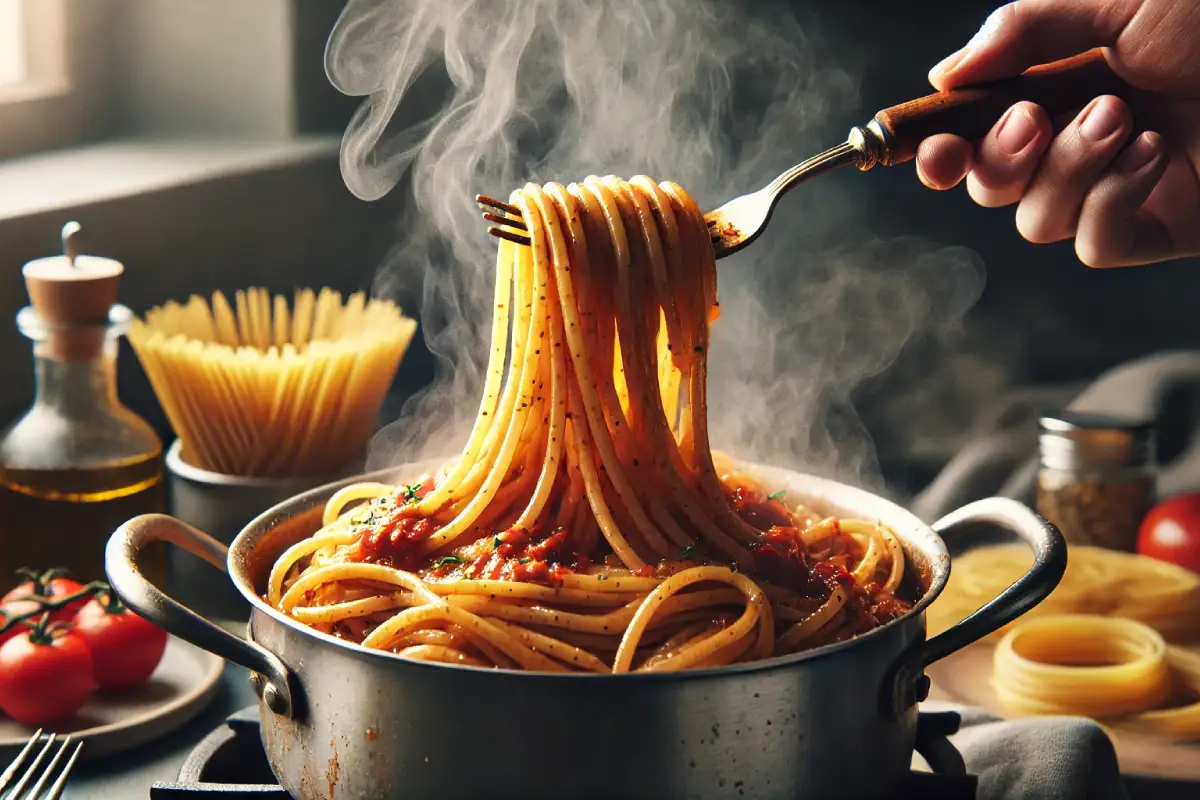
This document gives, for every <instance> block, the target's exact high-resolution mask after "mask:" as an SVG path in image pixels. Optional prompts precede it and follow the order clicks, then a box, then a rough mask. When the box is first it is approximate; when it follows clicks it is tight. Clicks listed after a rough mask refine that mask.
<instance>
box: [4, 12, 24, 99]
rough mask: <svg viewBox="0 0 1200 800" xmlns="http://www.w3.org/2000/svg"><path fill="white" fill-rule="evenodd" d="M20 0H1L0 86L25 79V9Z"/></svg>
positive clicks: (8, 85) (9, 85) (10, 84)
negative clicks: (23, 34) (23, 12)
mask: <svg viewBox="0 0 1200 800" xmlns="http://www.w3.org/2000/svg"><path fill="white" fill-rule="evenodd" d="M22 6H23V4H22V3H21V2H20V0H0V87H2V88H5V89H7V88H9V87H12V86H13V85H15V84H18V83H21V82H22V81H24V79H25V76H26V74H27V73H28V68H27V67H26V66H25V59H26V53H25V37H24V36H22V35H21V34H22V33H23V32H24V31H23V30H22V27H23V26H24V24H25V19H24V15H23V14H22V13H21V12H22V11H24V10H25V9H24V8H23V7H22Z"/></svg>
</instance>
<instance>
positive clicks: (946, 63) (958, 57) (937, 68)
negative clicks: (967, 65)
mask: <svg viewBox="0 0 1200 800" xmlns="http://www.w3.org/2000/svg"><path fill="white" fill-rule="evenodd" d="M966 57H967V48H966V47H964V48H963V49H961V50H959V51H958V52H957V53H951V54H950V55H948V56H946V57H945V58H943V59H942V60H941V61H939V62H938V63H937V64H935V65H934V67H933V69H931V70H929V74H930V75H941V74H944V73H947V72H950V71H951V70H953V69H954V68H955V67H957V66H958V65H959V63H960V62H961V61H962V60H963V59H964V58H966Z"/></svg>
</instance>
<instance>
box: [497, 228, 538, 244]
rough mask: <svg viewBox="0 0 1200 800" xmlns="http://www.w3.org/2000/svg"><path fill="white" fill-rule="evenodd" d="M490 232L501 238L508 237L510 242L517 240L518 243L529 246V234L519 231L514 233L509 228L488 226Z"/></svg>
mask: <svg viewBox="0 0 1200 800" xmlns="http://www.w3.org/2000/svg"><path fill="white" fill-rule="evenodd" d="M488 233H490V234H491V235H492V236H495V237H497V238H500V239H508V240H509V241H510V242H516V243H517V244H522V245H525V246H526V247H528V246H529V237H528V236H522V235H521V234H519V233H513V232H512V231H510V230H508V229H507V228H497V227H495V226H492V227H490V228H488Z"/></svg>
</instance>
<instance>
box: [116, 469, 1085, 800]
mask: <svg viewBox="0 0 1200 800" xmlns="http://www.w3.org/2000/svg"><path fill="white" fill-rule="evenodd" d="M427 467H428V465H427V464H426V465H414V466H412V467H408V468H400V469H397V470H388V471H385V472H381V473H376V474H373V475H370V476H367V477H366V478H364V479H366V480H382V481H385V482H396V483H398V482H401V481H402V480H404V479H406V478H407V479H412V477H414V476H415V475H416V474H418V473H420V472H421V471H423V470H424V469H425V468H427ZM748 470H750V471H751V472H753V473H754V474H756V475H758V476H759V477H760V478H761V479H762V480H763V481H764V482H765V483H766V484H768V485H771V486H780V487H784V488H787V489H788V491H789V493H791V494H792V496H796V497H803V498H811V499H813V500H815V501H818V502H820V503H822V504H823V505H824V506H825V507H828V508H829V509H830V510H831V511H833V512H835V513H843V514H846V515H853V516H857V517H861V518H866V519H878V520H880V521H882V522H883V523H885V524H887V525H889V526H891V528H892V529H893V530H895V531H896V533H897V535H898V536H899V537H900V538H901V540H902V541H903V543H904V548H905V551H906V553H907V556H908V560H909V568H910V569H916V570H918V574H919V575H921V576H922V581H923V584H924V585H925V587H926V591H925V594H924V596H923V598H922V599H921V601H920V602H919V603H918V604H917V606H916V607H915V608H914V609H913V611H912V612H911V613H910V614H908V615H907V616H905V617H903V618H901V619H898V620H895V621H894V622H891V623H889V624H887V625H884V626H882V627H880V628H877V629H876V630H873V631H871V632H869V633H866V634H864V635H862V636H859V637H857V638H855V639H851V640H849V641H845V642H839V643H836V644H832V645H828V646H825V647H821V648H817V649H815V650H811V651H808V652H804V653H799V654H795V655H791V656H785V657H779V658H772V659H768V660H764V661H758V662H753V663H747V664H737V665H733V666H728V667H722V668H716V669H705V670H696V671H690V672H687V671H685V672H678V673H665V674H641V673H633V674H625V675H592V674H588V675H584V674H539V673H528V672H517V671H505V670H490V669H478V668H473V667H459V666H450V665H445V664H432V663H427V662H420V661H410V660H406V659H402V658H400V657H399V656H396V655H394V654H391V653H385V652H378V651H368V650H365V649H363V648H361V647H358V646H357V645H352V644H349V643H347V642H344V641H341V640H339V639H336V638H334V637H332V636H327V635H324V634H321V633H318V632H316V631H314V630H312V629H310V628H307V627H305V626H304V625H301V624H300V623H298V622H296V621H294V620H291V619H289V618H287V617H286V616H284V615H283V614H281V613H279V612H278V611H276V610H275V609H273V608H271V607H270V606H268V605H267V604H266V603H265V602H264V601H263V600H262V599H261V597H260V592H261V590H262V588H263V586H264V584H265V579H266V575H267V573H268V572H269V571H270V567H271V564H272V563H273V561H274V559H275V557H276V556H277V555H278V554H279V553H280V552H282V550H283V549H284V548H286V547H287V546H288V545H290V544H292V543H293V542H296V541H298V540H299V539H301V538H303V537H305V536H308V535H310V534H311V533H312V532H313V531H314V530H316V528H317V527H318V525H319V522H320V515H321V510H322V508H323V506H324V504H325V501H326V500H327V499H328V498H329V497H330V496H331V495H332V494H333V493H334V492H335V491H336V490H337V489H338V488H340V487H341V486H344V485H346V484H347V483H348V481H342V482H340V483H337V484H332V485H330V486H326V487H323V488H320V489H316V490H313V491H310V492H307V493H305V494H302V495H300V496H298V497H296V498H294V499H292V500H289V501H286V502H284V503H282V504H280V505H278V506H276V507H274V508H272V509H271V510H270V511H267V512H266V513H264V514H262V515H261V516H259V517H258V518H257V519H255V520H254V521H253V522H251V523H250V524H249V525H248V526H247V527H246V529H245V530H243V531H242V532H241V533H240V534H239V535H238V537H237V538H236V539H235V540H234V542H233V544H232V546H231V547H230V548H229V550H228V551H226V549H225V547H224V546H223V545H221V544H220V543H219V542H217V541H215V540H213V539H211V538H210V537H208V536H207V535H205V534H203V533H200V532H199V531H197V530H195V529H193V528H191V527H189V526H187V525H185V524H183V523H181V522H179V521H177V520H174V519H172V518H170V517H166V516H160V515H151V516H144V517H138V518H136V519H134V520H132V521H130V522H129V523H127V524H126V525H125V526H123V527H122V528H121V529H120V530H118V531H117V532H116V533H115V534H113V536H112V538H111V539H110V541H109V543H108V550H107V569H108V576H109V581H110V582H111V583H112V586H113V588H114V589H115V590H116V592H117V594H118V595H119V596H120V597H121V598H122V600H124V601H125V602H126V603H127V604H128V605H129V606H131V607H132V608H134V609H135V610H136V611H137V612H138V613H140V614H142V615H143V616H145V617H147V618H149V619H150V620H152V621H154V622H155V623H156V624H158V625H160V626H162V627H163V628H166V629H167V630H168V631H170V632H171V633H173V634H175V635H176V636H180V637H182V638H184V639H187V640H188V641H190V642H192V643H194V644H196V645H198V646H200V647H203V648H205V649H207V650H210V651H212V652H214V653H216V654H218V655H221V656H223V657H225V658H227V659H229V660H230V661H233V662H236V663H238V664H241V665H243V666H245V667H248V668H249V669H250V670H252V671H253V673H254V676H253V678H252V682H253V683H254V686H255V688H256V690H257V692H258V694H259V696H260V698H261V703H260V710H261V712H262V737H263V743H264V745H265V747H266V752H267V757H268V759H269V760H270V763H271V767H272V768H273V769H274V771H275V774H276V776H277V777H278V778H279V782H280V783H281V784H282V785H283V787H284V788H285V789H287V790H288V791H290V792H291V793H292V794H293V795H294V796H295V797H297V798H302V799H303V800H309V799H310V798H311V799H314V800H315V798H336V800H350V798H385V797H386V798H421V800H428V799H429V798H510V797H512V798H518V797H519V798H556V799H558V798H591V797H606V798H608V797H619V798H643V797H644V798H655V800H663V798H676V797H679V798H683V797H688V798H694V797H695V798H698V797H703V798H710V797H714V798H715V797H729V798H740V797H755V798H776V797H778V798H788V800H794V798H798V797H804V798H807V799H809V800H815V799H816V798H835V797H836V798H845V797H855V798H872V797H881V798H882V797H887V796H889V793H890V791H891V790H892V789H894V788H895V787H896V786H897V785H898V784H899V781H900V780H901V778H902V776H903V775H905V773H906V772H907V770H908V769H909V764H910V760H911V758H912V752H913V742H914V736H915V732H916V720H917V707H916V706H917V703H918V702H919V701H920V700H922V699H924V697H925V695H926V693H927V692H928V688H929V681H928V679H927V678H926V677H925V675H924V668H925V667H926V666H927V665H928V664H930V663H932V662H933V661H936V660H938V659H940V658H942V657H944V656H946V655H948V654H950V653H952V652H954V651H956V650H958V649H959V648H961V647H963V646H965V645H967V644H970V643H971V642H974V641H976V640H977V639H979V638H981V637H983V636H985V635H987V634H988V633H990V632H992V631H993V630H995V629H996V628H998V627H1000V626H1001V625H1003V624H1005V623H1006V622H1008V621H1010V620H1012V619H1014V618H1015V617H1017V616H1019V615H1020V614H1022V613H1024V612H1025V611H1026V610H1028V609H1029V608H1031V607H1033V606H1034V605H1036V604H1037V603H1038V602H1040V601H1041V600H1042V598H1044V597H1045V596H1046V595H1047V594H1049V593H1050V591H1051V590H1053V589H1054V587H1055V586H1056V585H1057V583H1058V581H1059V579H1060V578H1061V577H1062V573H1063V570H1064V569H1065V567H1066V559H1067V556H1066V546H1065V544H1064V542H1063V539H1062V537H1061V535H1060V534H1059V533H1058V531H1056V530H1055V529H1054V527H1053V526H1051V525H1050V524H1049V523H1047V522H1046V521H1045V520H1043V519H1042V518H1041V517H1039V516H1037V515H1036V514H1035V513H1033V512H1032V511H1030V510H1029V509H1028V508H1026V507H1025V506H1023V505H1021V504H1019V503H1017V502H1015V501H1012V500H1004V499H998V498H992V499H988V500H982V501H979V502H976V503H972V504H971V505H968V506H965V507H964V508H961V509H959V510H958V511H956V512H954V513H952V514H950V515H948V516H946V517H944V518H943V519H942V520H940V521H939V522H937V523H936V524H935V525H933V526H932V527H930V526H928V525H926V524H924V523H922V522H921V521H920V520H919V519H917V518H916V517H915V516H913V515H912V514H911V513H909V512H908V511H906V510H905V509H903V508H900V507H899V506H897V505H895V504H893V503H891V502H889V501H888V500H885V499H883V498H881V497H878V496H875V495H873V494H870V493H869V492H865V491H863V490H860V489H855V488H853V487H850V486H846V485H843V484H839V483H835V482H832V481H828V480H824V479H821V478H815V477H812V476H808V475H802V474H797V473H793V472H789V471H785V470H779V469H772V468H766V467H748ZM980 524H984V525H992V526H999V527H1002V528H1005V529H1008V530H1010V531H1012V532H1013V533H1015V534H1016V535H1017V536H1019V537H1020V538H1021V539H1023V540H1024V541H1025V542H1027V543H1028V544H1029V545H1030V547H1032V548H1033V550H1034V553H1035V559H1034V564H1033V567H1032V568H1031V569H1030V570H1029V572H1028V573H1027V574H1025V575H1024V576H1023V577H1022V578H1020V579H1019V580H1018V581H1017V582H1016V583H1014V584H1013V585H1012V586H1010V587H1009V588H1008V589H1006V590H1005V591H1004V592H1003V593H1001V594H1000V596H998V597H997V598H996V599H995V600H993V601H992V602H990V603H988V604H987V605H986V606H984V607H983V608H982V609H980V610H979V611H978V612H976V613H975V614H973V615H972V616H970V617H968V618H967V619H965V620H963V621H962V622H960V623H959V624H958V625H956V626H955V627H954V628H951V629H950V630H948V631H946V632H944V633H942V634H941V635H939V636H936V637H934V638H933V639H930V640H928V641H927V640H926V638H925V614H924V610H925V608H926V607H927V606H928V605H929V603H930V602H932V601H933V599H934V598H935V597H937V595H938V593H939V592H941V590H942V588H943V587H944V586H945V583H946V579H947V577H948V576H949V573H950V557H949V555H948V554H947V552H946V547H945V545H944V544H943V542H942V540H941V538H940V535H957V534H960V533H961V532H963V530H965V529H967V528H970V527H973V526H975V525H980ZM156 540H164V541H168V542H171V543H173V544H176V545H178V546H180V547H183V548H185V549H187V550H190V551H191V552H193V553H195V554H196V555H199V556H201V557H202V558H204V559H206V560H207V561H209V562H211V563H212V564H214V565H216V566H218V567H221V568H226V569H227V570H228V572H229V575H230V577H231V578H232V580H233V583H234V585H235V586H236V587H237V589H238V590H239V591H240V592H241V594H242V596H243V597H245V598H246V600H247V602H249V603H250V605H251V607H252V611H251V618H250V624H249V631H248V637H247V638H246V639H244V640H243V639H239V638H237V637H236V636H233V635H231V634H229V633H228V632H226V631H224V630H222V629H220V628H218V627H216V626H215V625H212V624H211V623H209V622H207V621H205V620H203V619H201V618H200V617H198V616H196V615H195V614H193V613H192V612H190V611H189V610H187V609H186V608H184V607H183V606H181V605H179V604H177V603H176V602H175V601H173V600H171V599H170V598H169V597H167V596H165V595H164V594H163V593H162V592H160V591H159V590H158V589H157V588H155V587H154V586H153V585H151V584H150V583H149V582H147V581H146V579H145V578H144V577H143V576H142V575H141V573H140V572H139V571H138V568H137V565H136V563H135V560H136V556H137V553H138V550H139V548H141V547H142V546H144V545H145V544H146V543H148V542H151V541H156Z"/></svg>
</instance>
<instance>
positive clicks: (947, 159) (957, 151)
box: [916, 133, 975, 190]
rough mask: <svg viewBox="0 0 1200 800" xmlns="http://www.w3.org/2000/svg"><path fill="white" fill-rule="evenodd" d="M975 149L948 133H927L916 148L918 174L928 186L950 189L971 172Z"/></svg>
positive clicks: (968, 143)
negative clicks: (927, 136) (933, 134)
mask: <svg viewBox="0 0 1200 800" xmlns="http://www.w3.org/2000/svg"><path fill="white" fill-rule="evenodd" d="M974 149H975V146H974V145H972V144H971V143H970V142H968V141H967V140H966V139H962V138H960V137H958V136H952V135H950V134H948V133H939V134H938V135H936V136H930V137H929V138H928V139H926V140H925V141H923V142H921V145H920V146H919V147H918V148H917V159H916V161H917V177H919V178H920V179H921V183H923V184H925V185H926V186H928V187H929V188H930V189H940V190H945V189H953V188H954V187H955V186H957V185H958V184H959V182H961V181H962V179H963V178H965V177H966V175H967V173H968V172H970V170H971V159H972V151H973V150H974Z"/></svg>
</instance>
